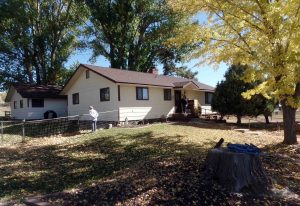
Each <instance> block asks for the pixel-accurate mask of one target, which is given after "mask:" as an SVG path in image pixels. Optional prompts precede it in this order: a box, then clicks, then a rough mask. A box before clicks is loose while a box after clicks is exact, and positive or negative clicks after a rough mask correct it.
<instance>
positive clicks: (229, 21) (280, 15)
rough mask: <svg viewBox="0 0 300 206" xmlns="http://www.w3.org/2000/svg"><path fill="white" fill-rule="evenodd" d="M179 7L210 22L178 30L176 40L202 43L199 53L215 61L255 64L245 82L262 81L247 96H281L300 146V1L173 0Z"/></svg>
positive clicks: (292, 139)
mask: <svg viewBox="0 0 300 206" xmlns="http://www.w3.org/2000/svg"><path fill="white" fill-rule="evenodd" d="M169 3H170V5H172V7H173V8H174V10H175V11H176V10H180V11H184V12H185V13H186V14H190V15H196V14H199V12H202V13H204V14H206V15H207V21H204V22H203V23H202V24H199V25H188V26H187V27H181V28H178V31H177V32H178V33H179V34H181V36H180V37H178V38H173V39H170V44H175V45H177V46H180V45H182V44H183V43H184V44H187V43H195V42H202V46H201V47H199V49H198V51H196V52H195V55H194V57H199V58H200V59H201V60H204V61H208V62H209V63H217V64H218V63H221V62H228V63H230V64H236V63H242V64H248V65H252V67H249V68H248V69H247V71H246V75H245V79H244V80H245V81H247V82H254V81H257V80H261V82H262V83H261V84H259V85H258V86H257V87H255V88H254V89H251V90H248V91H247V92H245V93H244V94H243V96H244V97H245V98H248V99H249V98H251V97H252V96H254V95H255V94H259V93H260V94H262V95H263V96H265V97H267V98H271V97H273V98H275V99H276V100H279V101H280V102H281V104H282V108H283V120H284V143H286V144H296V143H297V136H296V123H295V113H296V109H297V108H298V107H299V104H300V45H299V42H300V1H299V0H287V1H271V0H267V1H265V0H264V1H262V0H244V1H233V0H218V1H210V0H202V1H190V0H169Z"/></svg>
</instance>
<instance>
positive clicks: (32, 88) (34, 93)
mask: <svg viewBox="0 0 300 206" xmlns="http://www.w3.org/2000/svg"><path fill="white" fill-rule="evenodd" d="M12 87H13V88H14V89H15V90H17V92H18V93H19V94H20V95H21V96H22V97H23V98H37V99H38V98H53V99H64V98H66V96H65V95H60V92H61V91H62V87H61V86H57V85H46V86H44V85H26V84H16V85H13V86H12ZM7 98H9V97H7ZM6 101H9V99H6Z"/></svg>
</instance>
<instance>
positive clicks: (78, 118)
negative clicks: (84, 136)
mask: <svg viewBox="0 0 300 206" xmlns="http://www.w3.org/2000/svg"><path fill="white" fill-rule="evenodd" d="M77 125H78V132H79V131H80V115H78V117H77Z"/></svg>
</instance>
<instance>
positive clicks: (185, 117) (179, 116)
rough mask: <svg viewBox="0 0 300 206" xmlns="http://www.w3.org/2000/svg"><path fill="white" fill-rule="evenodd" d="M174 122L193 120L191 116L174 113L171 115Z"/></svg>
mask: <svg viewBox="0 0 300 206" xmlns="http://www.w3.org/2000/svg"><path fill="white" fill-rule="evenodd" d="M173 118H174V120H185V121H186V120H190V119H192V118H195V116H194V115H192V114H184V113H174V114H173Z"/></svg>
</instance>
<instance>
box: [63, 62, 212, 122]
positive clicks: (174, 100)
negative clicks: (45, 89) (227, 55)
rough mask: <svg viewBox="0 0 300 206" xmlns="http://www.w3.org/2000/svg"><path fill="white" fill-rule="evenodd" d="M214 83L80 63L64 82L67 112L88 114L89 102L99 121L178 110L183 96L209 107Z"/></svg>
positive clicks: (179, 110)
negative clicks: (97, 113)
mask: <svg viewBox="0 0 300 206" xmlns="http://www.w3.org/2000/svg"><path fill="white" fill-rule="evenodd" d="M213 92H214V87H211V86H208V85H205V84H202V83H200V82H198V81H195V80H192V79H185V78H179V77H171V76H163V75H159V74H158V70H157V69H155V68H152V69H150V70H149V73H143V72H136V71H128V70H121V69H112V68H103V67H98V66H93V65H86V64H81V65H80V66H79V67H78V68H77V70H76V71H75V72H74V74H73V76H72V77H71V78H70V79H69V81H68V82H67V83H66V85H65V86H64V88H63V90H62V92H61V95H67V96H68V115H84V114H88V109H89V106H90V105H92V106H94V108H95V109H96V110H97V111H98V112H99V121H125V120H126V119H128V120H142V119H157V118H161V117H162V115H164V116H165V117H169V116H171V115H173V114H174V113H181V112H182V109H181V99H182V96H186V97H187V98H188V99H189V100H193V102H194V103H195V104H199V105H201V108H202V111H203V113H204V112H205V110H207V111H210V103H211V99H212V94H213Z"/></svg>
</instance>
